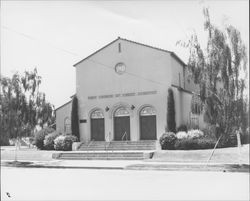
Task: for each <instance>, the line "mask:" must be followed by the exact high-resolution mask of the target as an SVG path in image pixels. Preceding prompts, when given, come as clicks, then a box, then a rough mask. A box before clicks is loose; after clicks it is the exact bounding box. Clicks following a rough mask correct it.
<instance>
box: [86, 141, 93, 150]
mask: <svg viewBox="0 0 250 201" xmlns="http://www.w3.org/2000/svg"><path fill="white" fill-rule="evenodd" d="M94 141H95V140H91V141H90V143H89V144H88V146H87V151H89V147H90V145H91V144H92V143H93V142H94Z"/></svg>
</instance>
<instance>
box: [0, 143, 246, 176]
mask: <svg viewBox="0 0 250 201" xmlns="http://www.w3.org/2000/svg"><path fill="white" fill-rule="evenodd" d="M237 150H238V149H237V148H226V149H217V150H216V151H215V156H214V159H216V160H213V158H212V160H211V161H210V162H209V163H208V164H207V159H208V157H209V155H210V153H211V151H212V150H195V151H170V150H168V151H163V150H162V151H158V152H156V153H155V154H154V157H153V159H147V160H143V161H140V160H134V161H132V160H55V159H52V154H53V153H58V152H57V151H40V150H35V149H25V148H22V149H21V150H18V151H17V161H18V162H17V163H16V162H13V161H14V160H15V148H14V147H1V166H7V167H27V168H78V169H128V170H185V171H186V170H188V171H237V172H249V145H244V146H243V147H242V149H241V152H242V153H241V156H242V157H241V160H238V156H239V155H238V152H237ZM216 154H217V156H216ZM216 157H217V158H216ZM218 159H219V160H218Z"/></svg>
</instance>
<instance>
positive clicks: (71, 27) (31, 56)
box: [1, 0, 249, 108]
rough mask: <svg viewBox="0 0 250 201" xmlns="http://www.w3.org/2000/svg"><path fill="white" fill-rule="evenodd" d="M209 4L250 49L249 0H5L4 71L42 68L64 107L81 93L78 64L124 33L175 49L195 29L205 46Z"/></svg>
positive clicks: (50, 95) (45, 84) (46, 84)
mask: <svg viewBox="0 0 250 201" xmlns="http://www.w3.org/2000/svg"><path fill="white" fill-rule="evenodd" d="M203 7H208V8H209V10H210V16H211V21H212V23H214V24H215V25H217V26H218V27H221V28H223V27H224V25H225V24H232V25H234V26H235V27H236V28H237V29H238V30H239V31H240V32H241V35H242V39H243V41H244V42H245V43H246V45H247V49H248V50H249V3H248V0H221V1H219V0H218V1H204V0H202V1H198V0H196V1H194V0H187V1H180V0H177V1H170V0H165V1H153V0H152V1H150V0H147V1H143V0H138V1H118V0H117V1H114V0H112V1H111V0H110V1H79V0H78V1H65V0H64V1H60V0H57V1H35V0H34V1H6V0H2V1H1V74H2V75H4V76H11V75H12V74H13V73H14V72H16V71H18V72H20V73H23V72H24V71H25V70H33V69H34V68H37V70H38V73H39V75H41V76H42V84H41V87H40V90H41V91H43V92H45V93H46V98H47V99H48V100H49V101H50V102H51V103H52V104H54V105H55V107H56V108H57V107H59V106H60V105H62V104H64V103H65V102H66V101H69V100H70V96H72V95H73V94H74V93H75V90H76V80H75V68H74V67H73V65H74V64H75V63H77V62H78V61H80V60H81V59H83V58H85V57H87V56H88V55H90V54H92V53H93V52H95V51H96V50H98V49H100V48H101V47H103V46H104V45H106V44H108V43H110V42H111V41H113V40H115V39H116V38H117V37H118V36H120V37H122V38H126V39H129V40H133V41H136V42H140V43H145V44H147V45H152V46H155V47H159V48H162V49H166V50H170V51H174V52H175V53H176V54H177V55H178V56H179V57H180V58H181V59H182V60H183V61H184V62H187V59H188V51H187V49H184V48H183V47H181V46H179V45H176V43H177V41H179V40H182V41H185V40H187V39H188V36H190V34H191V33H192V32H193V31H195V32H196V33H197V34H198V36H199V40H200V41H201V43H202V44H203V45H204V44H205V41H206V34H205V32H204V26H203V23H204V18H203V14H202V9H203Z"/></svg>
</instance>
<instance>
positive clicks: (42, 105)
mask: <svg viewBox="0 0 250 201" xmlns="http://www.w3.org/2000/svg"><path fill="white" fill-rule="evenodd" d="M40 84H41V77H40V76H39V75H38V73H37V70H36V69H34V71H30V72H29V71H25V73H24V74H23V75H20V74H19V73H15V74H14V75H13V76H12V77H11V78H9V77H3V76H1V79H0V86H1V89H0V90H1V94H0V105H1V109H0V117H1V118H0V131H1V135H5V136H6V138H8V139H10V138H17V137H22V136H30V135H31V133H32V131H33V130H34V128H35V127H36V126H37V125H39V126H41V127H43V126H44V125H45V124H46V123H47V124H51V123H52V122H53V121H54V115H53V105H51V104H50V103H49V102H48V101H47V100H46V98H45V94H44V93H41V92H40V91H39V87H40Z"/></svg>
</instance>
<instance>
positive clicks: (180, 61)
mask: <svg viewBox="0 0 250 201" xmlns="http://www.w3.org/2000/svg"><path fill="white" fill-rule="evenodd" d="M118 40H123V41H127V42H130V43H134V44H137V45H141V46H144V47H148V48H152V49H155V50H158V51H162V52H166V53H169V54H170V55H171V56H172V57H174V58H175V59H176V60H177V61H178V62H179V63H181V65H183V66H186V64H185V63H184V61H182V60H181V59H180V57H178V56H177V55H176V54H175V53H174V52H171V51H168V50H164V49H161V48H157V47H153V46H150V45H146V44H143V43H138V42H135V41H132V40H128V39H125V38H120V37H118V38H117V39H115V40H113V41H112V42H110V43H108V44H107V45H105V46H104V47H102V48H101V49H99V50H97V51H95V52H94V53H92V54H91V55H89V56H87V57H85V58H84V59H82V60H81V61H79V62H77V63H76V64H74V65H73V66H74V67H75V66H77V65H78V64H80V63H82V62H83V61H85V60H87V59H88V58H90V57H91V56H93V55H95V54H96V53H98V52H100V51H101V50H103V49H105V48H106V47H108V46H109V45H111V44H113V43H115V42H116V41H118Z"/></svg>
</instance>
